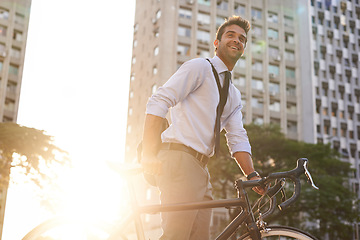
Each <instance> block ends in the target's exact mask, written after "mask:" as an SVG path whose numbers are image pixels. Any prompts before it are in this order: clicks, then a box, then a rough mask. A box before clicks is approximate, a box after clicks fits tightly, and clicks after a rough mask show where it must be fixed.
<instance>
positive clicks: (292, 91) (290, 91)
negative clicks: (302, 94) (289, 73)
mask: <svg viewBox="0 0 360 240" xmlns="http://www.w3.org/2000/svg"><path fill="white" fill-rule="evenodd" d="M286 95H287V96H293V97H295V96H296V87H295V86H294V85H290V84H286Z"/></svg>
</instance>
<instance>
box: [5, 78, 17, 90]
mask: <svg viewBox="0 0 360 240" xmlns="http://www.w3.org/2000/svg"><path fill="white" fill-rule="evenodd" d="M16 88H17V84H16V83H14V82H10V81H9V82H8V83H7V86H6V90H7V91H8V92H10V93H15V92H16Z"/></svg>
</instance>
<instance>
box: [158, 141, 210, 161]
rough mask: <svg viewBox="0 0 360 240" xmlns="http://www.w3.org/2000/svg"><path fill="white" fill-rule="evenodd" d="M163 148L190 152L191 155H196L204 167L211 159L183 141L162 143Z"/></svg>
mask: <svg viewBox="0 0 360 240" xmlns="http://www.w3.org/2000/svg"><path fill="white" fill-rule="evenodd" d="M161 149H162V150H174V151H182V152H186V153H189V154H190V155H192V156H193V157H195V158H196V159H197V160H198V161H199V162H200V163H201V164H202V165H203V167H204V166H205V165H206V164H207V163H208V162H209V159H210V158H209V157H208V156H206V155H204V154H201V153H199V152H197V151H195V150H194V149H192V148H191V147H187V146H185V145H184V144H181V143H162V144H161Z"/></svg>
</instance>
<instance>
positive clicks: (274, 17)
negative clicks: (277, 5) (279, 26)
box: [267, 12, 278, 23]
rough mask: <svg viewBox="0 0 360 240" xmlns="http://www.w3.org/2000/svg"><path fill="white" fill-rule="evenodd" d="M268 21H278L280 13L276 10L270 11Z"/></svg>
mask: <svg viewBox="0 0 360 240" xmlns="http://www.w3.org/2000/svg"><path fill="white" fill-rule="evenodd" d="M267 21H268V22H271V23H278V15H277V14H276V13H274V12H269V14H268V18H267Z"/></svg>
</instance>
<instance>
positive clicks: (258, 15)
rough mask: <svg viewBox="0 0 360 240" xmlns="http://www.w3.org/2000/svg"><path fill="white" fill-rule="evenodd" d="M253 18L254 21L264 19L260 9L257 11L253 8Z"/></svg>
mask: <svg viewBox="0 0 360 240" xmlns="http://www.w3.org/2000/svg"><path fill="white" fill-rule="evenodd" d="M251 18H252V19H253V20H254V19H258V20H260V19H262V12H261V10H260V9H257V8H252V9H251Z"/></svg>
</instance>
